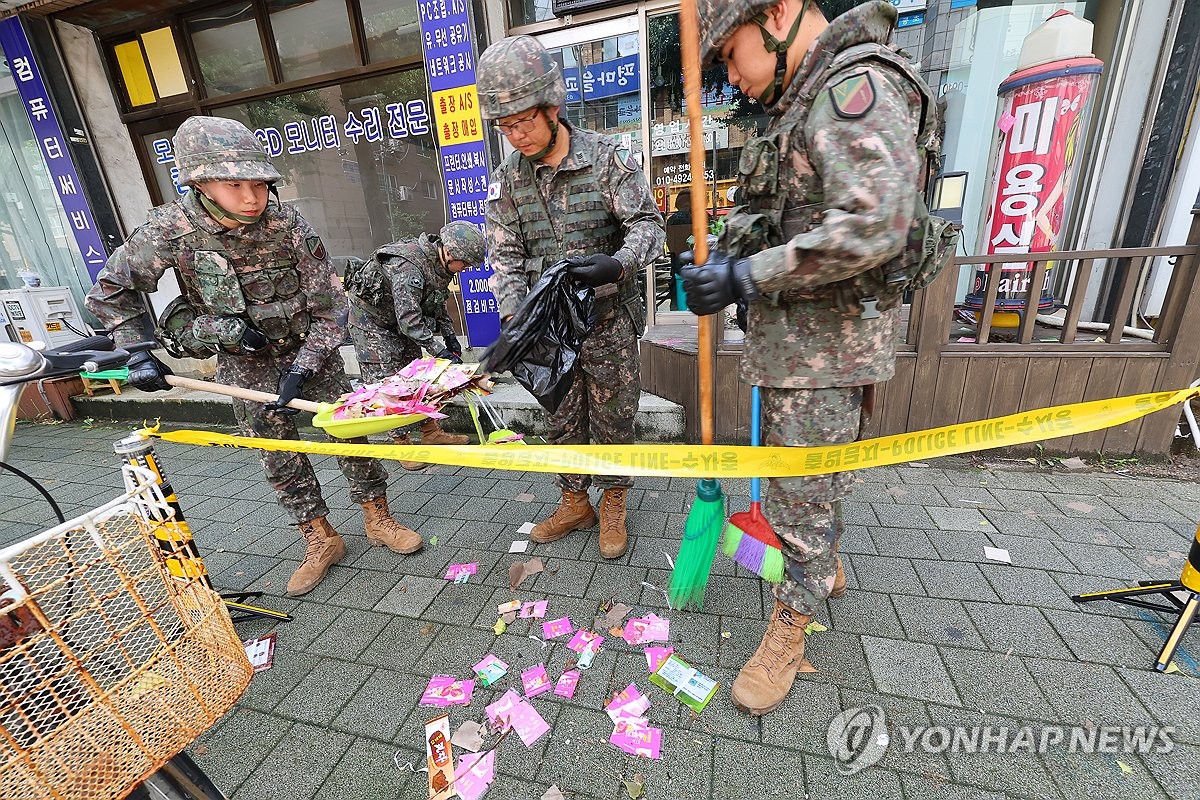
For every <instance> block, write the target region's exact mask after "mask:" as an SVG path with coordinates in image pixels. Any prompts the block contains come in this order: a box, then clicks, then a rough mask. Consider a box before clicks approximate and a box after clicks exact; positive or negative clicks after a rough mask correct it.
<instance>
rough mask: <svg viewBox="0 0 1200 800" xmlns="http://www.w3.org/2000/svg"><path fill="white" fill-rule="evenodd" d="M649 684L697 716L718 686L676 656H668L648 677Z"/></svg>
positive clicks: (714, 693)
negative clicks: (676, 699)
mask: <svg viewBox="0 0 1200 800" xmlns="http://www.w3.org/2000/svg"><path fill="white" fill-rule="evenodd" d="M650 682H651V683H653V684H654V685H655V686H658V687H661V688H663V689H665V690H667V691H668V692H670V693H671V694H673V695H675V697H676V698H678V699H679V702H681V703H683V704H684V705H685V706H687V707H688V708H690V709H691V710H692V711H695V712H696V713H697V714H699V713H700V712H701V711H703V710H704V707H705V706H707V705H708V701H709V700H712V699H713V696H714V695H716V693H717V687H718V686H720V684H719V683H717V682H716V681H714V680H713V679H712V678H710V677H708V676H707V675H703V674H701V673H700V672H698V671H696V669H695V668H694V667H692V666H691V665H690V664H688V663H687V662H686V661H684V660H683V659H682V658H680V657H679V656H677V655H671V656H668V657H667V660H666V661H664V662H663V663H662V664H661V665H659V668H658V670H657V671H656V672H655V673H654V674H653V675H651V676H650Z"/></svg>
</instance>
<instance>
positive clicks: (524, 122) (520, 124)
mask: <svg viewBox="0 0 1200 800" xmlns="http://www.w3.org/2000/svg"><path fill="white" fill-rule="evenodd" d="M537 117H538V112H537V111H534V112H533V113H532V114H530V115H529V116H528V117H525V118H524V119H519V120H516V121H515V122H512V123H509V124H507V125H505V124H504V123H502V122H493V123H492V127H493V128H495V129H496V130H498V131H500V132H501V133H503V134H504V135H505V136H512V135H513V134H514V133H529V132H530V131H532V130H533V126H534V124H535V120H536V119H537Z"/></svg>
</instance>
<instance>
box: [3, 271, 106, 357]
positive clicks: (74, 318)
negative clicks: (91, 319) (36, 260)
mask: <svg viewBox="0 0 1200 800" xmlns="http://www.w3.org/2000/svg"><path fill="white" fill-rule="evenodd" d="M0 324H2V325H3V326H4V331H5V333H6V335H7V338H8V340H9V341H12V342H20V343H22V344H30V343H32V342H45V344H46V346H47V347H60V346H62V345H64V344H67V343H68V342H73V341H75V340H76V339H80V338H82V336H81V335H80V334H79V333H76V332H75V331H72V330H71V328H75V330H77V331H83V332H84V333H86V332H87V328H86V326H85V325H84V322H83V317H82V316H81V315H80V313H79V306H78V305H76V303H75V298H74V297H72V296H71V290H70V289H67V288H66V287H63V286H39V287H36V288H24V289H4V290H2V291H0Z"/></svg>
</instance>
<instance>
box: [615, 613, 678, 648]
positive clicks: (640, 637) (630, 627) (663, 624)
mask: <svg viewBox="0 0 1200 800" xmlns="http://www.w3.org/2000/svg"><path fill="white" fill-rule="evenodd" d="M621 635H622V636H623V637H624V638H625V641H627V642H629V643H630V644H645V643H646V642H666V641H669V640H670V638H671V620H669V619H664V618H663V617H659V616H656V615H654V614H649V615H647V616H646V617H638V618H635V619H631V620H629V621H628V622H626V623H625V630H624V631H623V632H622V634H621Z"/></svg>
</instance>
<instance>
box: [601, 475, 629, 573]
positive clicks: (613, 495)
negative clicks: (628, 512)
mask: <svg viewBox="0 0 1200 800" xmlns="http://www.w3.org/2000/svg"><path fill="white" fill-rule="evenodd" d="M628 491H629V489H627V488H626V487H624V486H613V487H611V488H609V489H605V490H604V496H603V497H602V498H600V555H602V556H604V557H605V558H620V557H621V556H623V555H624V554H625V548H626V547H627V546H628V543H629V539H628V536H627V534H626V533H625V494H626V492H628Z"/></svg>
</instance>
